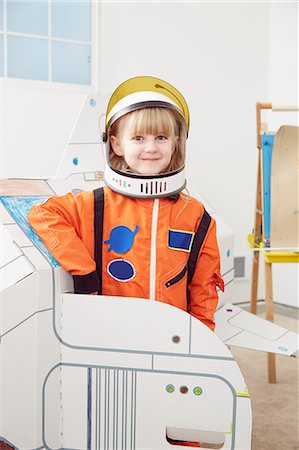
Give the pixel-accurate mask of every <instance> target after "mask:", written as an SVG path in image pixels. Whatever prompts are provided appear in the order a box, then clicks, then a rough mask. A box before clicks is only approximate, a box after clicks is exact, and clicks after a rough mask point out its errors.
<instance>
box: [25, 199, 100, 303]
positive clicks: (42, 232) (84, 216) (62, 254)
mask: <svg viewBox="0 0 299 450" xmlns="http://www.w3.org/2000/svg"><path fill="white" fill-rule="evenodd" d="M28 220H29V223H30V224H31V226H32V228H33V229H34V231H35V232H36V233H37V234H38V235H39V237H40V238H41V239H42V241H43V242H44V244H45V245H46V247H47V249H48V250H49V251H50V252H51V254H52V255H53V256H54V258H55V259H56V260H57V261H58V262H59V264H60V265H61V266H62V267H63V268H64V269H65V270H66V271H68V272H70V273H71V274H72V275H73V278H74V285H75V292H77V293H81V294H83V293H90V292H93V291H97V290H99V288H100V282H99V279H98V276H97V273H96V263H95V261H94V258H93V240H94V228H93V224H94V211H93V193H91V192H86V193H81V194H79V195H77V196H75V195H74V194H72V193H69V194H66V195H63V196H58V197H52V198H50V199H48V200H47V201H46V202H45V203H42V204H41V205H37V206H34V207H32V208H31V210H30V212H29V215H28ZM83 235H84V236H85V240H84V242H83V240H82V237H83ZM86 236H87V237H89V241H86Z"/></svg>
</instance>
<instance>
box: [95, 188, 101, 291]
mask: <svg viewBox="0 0 299 450" xmlns="http://www.w3.org/2000/svg"><path fill="white" fill-rule="evenodd" d="M93 193H94V259H95V262H96V271H97V274H98V277H99V280H100V284H101V287H100V289H99V295H101V294H102V285H103V284H102V247H103V224H104V189H103V188H98V189H95V190H94V191H93Z"/></svg>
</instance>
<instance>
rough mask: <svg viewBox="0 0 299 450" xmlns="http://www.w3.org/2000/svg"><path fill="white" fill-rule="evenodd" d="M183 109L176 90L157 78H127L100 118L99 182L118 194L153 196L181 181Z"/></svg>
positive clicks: (181, 185)
mask: <svg viewBox="0 0 299 450" xmlns="http://www.w3.org/2000/svg"><path fill="white" fill-rule="evenodd" d="M188 131H189V110H188V105H187V103H186V100H185V99H184V97H183V96H182V94H181V93H180V92H179V91H178V90H177V89H176V88H175V87H174V86H172V85H171V84H169V83H167V82H166V81H163V80H161V79H159V78H154V77H149V76H139V77H134V78H130V79H129V80H127V81H125V82H124V83H122V84H121V85H120V86H118V88H117V89H116V90H115V91H114V92H113V94H112V96H111V98H110V100H109V103H108V107H107V112H106V119H105V133H103V141H104V143H105V170H104V180H105V182H106V184H107V185H108V186H109V187H110V188H111V189H112V190H114V191H116V192H119V193H121V194H124V195H127V196H131V197H140V198H156V197H169V196H171V195H173V194H177V193H179V192H180V191H181V190H182V189H184V187H185V185H186V180H185V145H186V139H187V136H188Z"/></svg>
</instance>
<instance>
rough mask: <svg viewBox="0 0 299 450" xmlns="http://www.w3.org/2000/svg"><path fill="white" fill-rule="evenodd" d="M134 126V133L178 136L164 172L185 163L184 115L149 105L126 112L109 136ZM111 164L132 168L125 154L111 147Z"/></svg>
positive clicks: (176, 168) (121, 167)
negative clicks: (118, 152) (119, 153)
mask: <svg viewBox="0 0 299 450" xmlns="http://www.w3.org/2000/svg"><path fill="white" fill-rule="evenodd" d="M126 126H130V127H131V128H132V133H133V134H136V135H138V134H154V135H157V134H163V135H165V136H169V137H172V138H175V137H177V138H178V139H177V140H176V143H175V149H174V152H173V154H172V157H171V161H170V163H169V165H168V166H167V167H166V168H165V169H164V170H163V173H167V172H172V171H175V170H178V169H179V168H181V167H182V166H184V163H185V148H186V126H185V122H184V119H183V118H182V116H181V115H180V114H179V113H178V112H176V111H174V110H171V109H168V108H159V107H149V108H142V109H138V110H135V111H132V112H131V113H128V114H125V115H124V116H122V117H120V118H119V119H118V120H117V121H116V122H114V123H113V124H112V126H111V128H110V132H109V136H115V137H117V136H118V134H119V133H121V132H122V130H123V129H124V128H125V127H126ZM109 160H110V164H111V166H112V167H113V168H115V169H120V170H122V169H123V170H130V168H129V167H128V165H127V163H126V161H125V160H124V158H123V156H118V155H116V153H115V152H114V151H113V149H112V147H111V145H110V148H109Z"/></svg>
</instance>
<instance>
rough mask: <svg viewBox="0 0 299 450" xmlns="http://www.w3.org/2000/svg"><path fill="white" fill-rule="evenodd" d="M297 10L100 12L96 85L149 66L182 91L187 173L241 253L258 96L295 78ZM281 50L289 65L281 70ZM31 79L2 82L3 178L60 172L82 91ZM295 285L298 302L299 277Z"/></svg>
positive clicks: (145, 7)
mask: <svg viewBox="0 0 299 450" xmlns="http://www.w3.org/2000/svg"><path fill="white" fill-rule="evenodd" d="M295 9H296V5H295V4H294V3H277V4H275V3H269V2H268V3H267V2H261V3H251V2H248V3H241V2H240V3H233V2H231V3H226V2H224V3H219V2H215V3H213V2H209V3H201V2H182V3H177V2H173V3H172V2H151V3H145V2H136V3H135V2H118V3H114V2H104V3H101V4H100V8H99V13H98V15H97V21H98V23H97V25H96V32H97V33H96V34H97V39H96V55H97V57H98V72H97V80H96V85H98V87H99V90H100V91H101V92H105V93H106V92H111V91H112V90H113V89H114V88H115V87H116V86H117V85H118V84H119V83H120V82H122V81H124V80H125V79H126V78H128V77H131V76H136V75H142V74H148V75H154V76H157V77H161V78H164V79H166V80H167V81H169V82H170V83H173V84H174V85H175V86H176V87H177V88H178V89H180V90H181V91H182V93H183V94H184V95H185V97H186V99H187V101H188V103H189V107H190V112H191V129H190V139H189V142H188V160H187V165H188V175H189V178H190V180H192V182H193V184H195V185H196V186H197V188H198V189H199V190H200V192H201V193H202V195H203V196H204V197H205V198H206V199H207V200H208V201H209V203H210V204H212V205H213V206H214V208H215V209H216V210H217V211H218V212H219V214H220V215H221V216H222V217H223V218H224V219H225V220H226V222H227V223H228V224H229V225H230V226H231V228H233V229H234V230H235V232H236V240H235V253H236V254H238V255H243V254H247V253H249V250H248V246H247V234H248V233H249V232H250V231H251V229H252V226H253V221H254V203H255V188H256V170H257V169H256V167H257V151H256V130H255V103H256V101H268V100H269V101H271V98H270V96H271V95H272V93H273V92H276V91H277V90H279V91H284V90H285V86H286V85H289V84H290V83H291V84H293V85H294V84H295V83H296V80H297V78H296V77H297V75H298V70H297V65H296V61H297V59H296V58H297V41H294V33H297V22H296V19H295V15H294V10H295ZM282 11H283V16H281V13H282ZM279 18H281V19H279ZM277 20H280V22H282V23H280V24H279V26H278V24H277ZM278 43H279V45H278ZM286 45H287V48H288V51H287V52H285V46H286ZM282 54H283V58H284V65H286V66H287V67H288V70H287V71H285V72H284V70H283V69H282V70H281V72H280V74H279V75H278V74H277V65H278V66H279V62H278V61H280V58H281V55H282ZM274 66H275V67H274ZM290 70H291V71H292V72H291V73H292V74H293V75H292V77H290V76H289V73H290V72H289V71H290ZM33 85H34V86H35V84H33ZM33 85H32V86H31V87H28V85H26V83H23V84H22V82H20V83H17V85H16V84H15V83H11V84H10V83H9V82H8V83H7V82H6V83H5V84H4V87H5V89H4V98H3V103H2V106H3V107H2V111H3V112H4V114H3V118H2V121H1V122H2V126H4V128H5V133H4V134H3V135H2V144H3V150H2V152H3V156H2V164H1V168H2V176H4V177H26V176H49V175H53V174H54V172H55V169H56V166H57V164H58V161H59V158H60V155H61V154H62V151H63V148H64V146H65V143H66V140H67V138H68V136H69V134H70V131H71V128H72V124H73V121H74V120H75V118H76V116H77V114H78V112H79V109H80V106H81V102H82V100H83V98H84V95H85V93H84V92H83V91H81V92H80V90H74V91H72V90H65V91H64V90H63V87H59V88H57V89H56V88H55V89H50V90H49V89H48V88H46V89H45V88H43V87H42V84H37V86H38V87H37V88H35V87H33ZM2 91H3V90H2ZM292 276H293V275H292ZM285 281H286V280H285V279H284V284H285ZM288 284H289V285H290V286H292V287H291V288H290V292H288V293H287V295H286V296H287V297H288V298H287V299H286V302H291V303H292V302H293V300H292V299H293V298H294V295H296V293H295V290H294V289H293V286H294V283H292V282H291V280H290V282H289V283H288ZM249 297H250V282H249V280H247V281H239V282H236V283H235V286H234V295H233V298H232V300H233V301H245V300H248V299H249ZM260 297H261V298H263V297H264V294H263V292H262V291H261V292H260ZM279 300H280V301H281V299H279Z"/></svg>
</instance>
